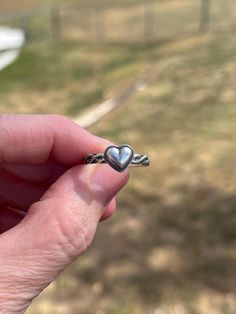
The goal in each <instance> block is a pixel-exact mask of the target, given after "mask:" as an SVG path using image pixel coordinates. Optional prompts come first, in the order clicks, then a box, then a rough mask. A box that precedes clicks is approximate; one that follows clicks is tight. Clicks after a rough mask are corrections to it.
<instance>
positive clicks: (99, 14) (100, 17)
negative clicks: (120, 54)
mask: <svg viewBox="0 0 236 314" xmlns="http://www.w3.org/2000/svg"><path fill="white" fill-rule="evenodd" d="M93 12H94V34H95V38H96V41H98V42H99V41H102V40H103V39H104V36H105V35H104V33H105V31H104V14H103V13H104V12H103V8H99V7H97V6H95V7H94V10H93Z"/></svg>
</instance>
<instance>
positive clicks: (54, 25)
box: [50, 4, 61, 40]
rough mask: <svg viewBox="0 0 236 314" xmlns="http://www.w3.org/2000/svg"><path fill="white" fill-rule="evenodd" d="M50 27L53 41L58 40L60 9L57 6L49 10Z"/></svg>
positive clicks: (59, 35)
mask: <svg viewBox="0 0 236 314" xmlns="http://www.w3.org/2000/svg"><path fill="white" fill-rule="evenodd" d="M50 26H51V33H52V36H53V38H54V39H56V40H58V39H60V37H61V19H60V8H59V5H58V4H54V5H53V6H51V9H50Z"/></svg>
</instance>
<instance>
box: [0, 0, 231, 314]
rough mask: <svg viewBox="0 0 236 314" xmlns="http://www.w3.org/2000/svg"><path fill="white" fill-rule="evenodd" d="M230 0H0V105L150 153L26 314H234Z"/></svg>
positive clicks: (6, 108) (7, 109)
mask: <svg viewBox="0 0 236 314" xmlns="http://www.w3.org/2000/svg"><path fill="white" fill-rule="evenodd" d="M235 82H236V3H235V1H234V0H227V1H223V0H214V1H211V0H155V1H154V0H120V1H118V0H109V1H108V0H94V1H92V0H86V1H79V0H78V1H75V0H74V1H57V2H50V0H45V1H43V0H38V1H36V0H21V1H5V0H0V110H1V111H2V112H9V113H10V112H11V113H58V114H64V115H67V116H69V117H71V118H72V119H74V120H75V121H76V122H78V123H80V124H81V125H82V126H84V127H87V128H88V129H89V130H90V131H91V132H93V133H96V134H97V135H100V136H104V137H106V138H108V139H110V140H111V141H113V142H115V143H119V144H121V143H127V144H129V145H131V146H132V147H134V148H135V150H136V151H137V152H140V153H144V154H149V155H151V158H152V164H151V167H150V168H147V169H142V168H140V169H131V171H130V172H131V180H130V183H129V185H128V187H127V188H126V189H125V190H124V191H123V192H122V193H121V194H120V196H119V199H118V212H117V214H116V215H115V216H114V217H113V218H112V219H111V220H110V221H108V222H106V223H102V224H100V226H99V228H98V232H97V237H96V238H95V241H94V243H93V245H92V247H91V248H90V250H89V251H88V252H87V253H86V254H85V255H84V256H82V257H81V258H80V260H79V261H76V262H75V263H74V264H73V265H72V266H71V267H70V268H69V269H67V270H66V271H65V272H64V273H63V274H62V275H61V276H60V278H59V279H58V280H57V281H56V282H54V283H53V284H51V286H50V287H49V288H48V289H46V290H45V292H44V293H43V294H42V295H41V296H40V297H39V298H38V299H37V300H35V302H34V303H33V305H32V306H31V308H30V309H29V310H28V313H29V314H38V313H40V314H44V313H45V314H49V313H50V314H54V313H55V314H59V313H62V314H67V313H71V314H74V313H81V314H90V313H93V314H107V313H108V314H109V313H112V314H113V313H114V314H141V313H145V314H146V313H147V314H149V313H150V314H151V313H152V314H189V313H191V314H205V313H206V314H218V313H219V314H221V313H223V314H234V313H236V298H235V297H236V214H235V211H236V183H235V182H236V170H235V162H236V145H235V140H236V88H235V87H236V86H235Z"/></svg>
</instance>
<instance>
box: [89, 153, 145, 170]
mask: <svg viewBox="0 0 236 314" xmlns="http://www.w3.org/2000/svg"><path fill="white" fill-rule="evenodd" d="M84 163H85V164H106V163H107V162H106V161H105V159H104V154H103V153H97V154H87V155H86V156H85V159H84ZM149 165H150V157H149V156H146V155H142V154H134V157H133V160H132V162H131V163H130V166H131V167H147V166H149Z"/></svg>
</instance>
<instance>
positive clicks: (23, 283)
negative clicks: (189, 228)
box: [0, 165, 128, 313]
mask: <svg viewBox="0 0 236 314" xmlns="http://www.w3.org/2000/svg"><path fill="white" fill-rule="evenodd" d="M127 179H128V175H127V173H126V172H125V173H122V174H120V173H117V172H115V171H114V170H113V169H111V168H110V167H108V166H107V165H95V166H94V165H91V166H77V167H74V168H72V169H70V170H69V171H67V172H66V173H65V174H64V175H63V176H62V177H61V178H59V179H58V181H56V183H55V184H54V185H52V186H51V187H50V189H49V190H48V191H47V192H46V193H45V194H44V196H43V197H42V199H41V200H40V201H39V202H37V203H35V204H33V205H32V206H31V208H30V209H29V212H28V214H27V216H26V217H25V218H24V219H23V220H22V222H21V223H20V224H18V225H17V226H16V227H15V228H13V229H11V230H9V231H8V232H6V233H4V234H2V235H1V237H0V308H1V309H4V310H5V311H6V312H7V311H9V312H13V313H18V312H20V313H21V312H22V311H24V310H25V309H26V308H27V307H28V305H29V304H30V303H31V301H32V299H33V298H34V297H36V296H37V295H38V294H39V293H40V292H41V291H42V290H43V289H44V288H45V287H46V286H47V285H48V284H50V282H51V281H53V280H54V279H55V278H56V276H57V275H58V274H59V273H60V272H61V271H62V270H63V269H64V268H65V267H66V266H67V265H69V264H70V263H71V262H72V261H73V260H74V259H75V258H77V257H78V256H80V255H81V254H82V253H83V252H84V251H85V250H86V248H87V247H88V246H89V245H90V243H91V242H92V239H93V237H94V234H95V231H96V227H97V224H98V222H99V220H100V218H101V216H102V213H103V209H105V208H106V206H107V204H108V203H109V202H110V201H111V200H112V198H114V196H115V195H116V194H117V192H118V191H119V190H120V189H121V188H122V187H123V186H124V184H125V183H126V182H127Z"/></svg>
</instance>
